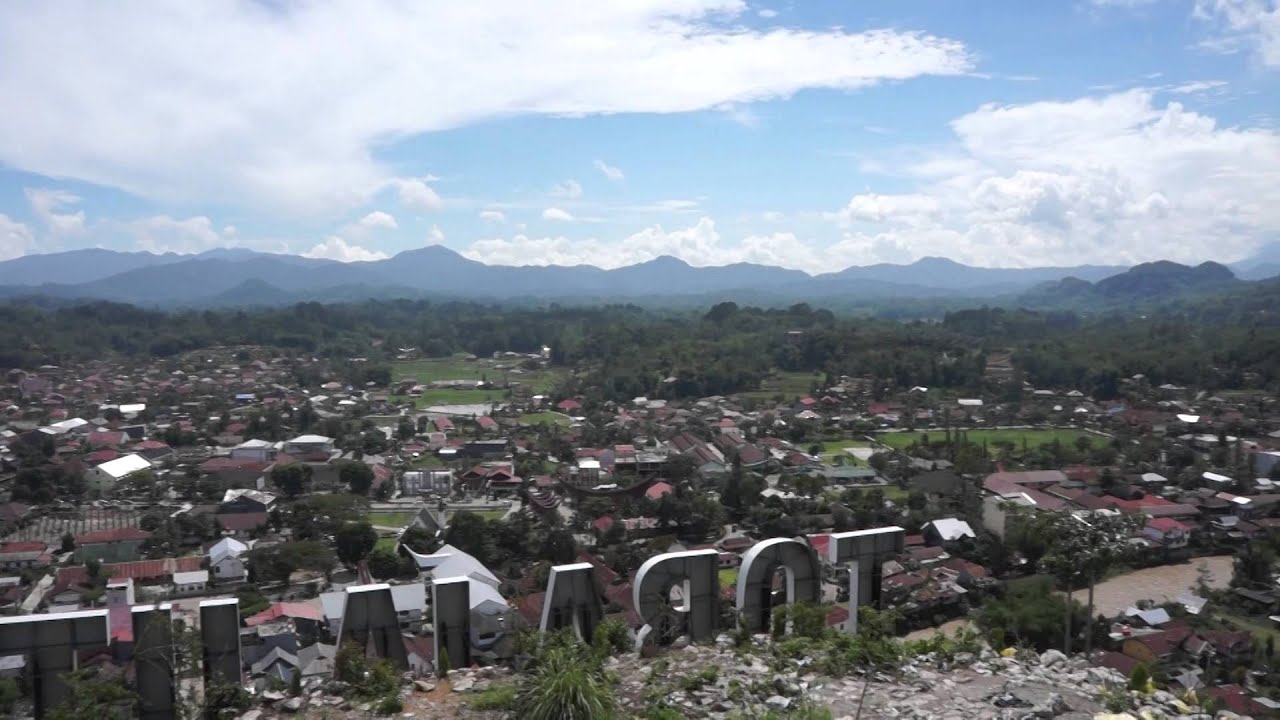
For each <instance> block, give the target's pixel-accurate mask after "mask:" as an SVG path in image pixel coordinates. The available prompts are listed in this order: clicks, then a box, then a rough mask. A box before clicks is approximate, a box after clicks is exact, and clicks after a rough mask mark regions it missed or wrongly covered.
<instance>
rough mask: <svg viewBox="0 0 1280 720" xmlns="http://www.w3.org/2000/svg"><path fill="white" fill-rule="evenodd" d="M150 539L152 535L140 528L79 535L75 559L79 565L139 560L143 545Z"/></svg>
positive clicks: (116, 529)
mask: <svg viewBox="0 0 1280 720" xmlns="http://www.w3.org/2000/svg"><path fill="white" fill-rule="evenodd" d="M150 537H151V533H149V532H147V531H146V530H140V529H138V528H113V529H111V530H99V531H97V532H91V533H85V534H84V535H77V536H76V551H75V559H76V562H78V563H85V562H88V561H90V560H97V561H99V562H127V561H129V560H137V559H138V554H139V550H140V549H141V548H142V543H144V542H146V541H147V539H148V538H150Z"/></svg>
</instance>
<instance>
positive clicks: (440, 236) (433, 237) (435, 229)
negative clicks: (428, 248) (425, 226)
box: [427, 225, 444, 245]
mask: <svg viewBox="0 0 1280 720" xmlns="http://www.w3.org/2000/svg"><path fill="white" fill-rule="evenodd" d="M427 239H428V240H430V241H431V242H433V243H435V244H437V245H439V244H440V243H442V242H444V231H443V230H441V229H440V226H439V225H432V226H431V231H430V232H428V233H427Z"/></svg>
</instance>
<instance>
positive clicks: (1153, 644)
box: [1120, 625, 1194, 666]
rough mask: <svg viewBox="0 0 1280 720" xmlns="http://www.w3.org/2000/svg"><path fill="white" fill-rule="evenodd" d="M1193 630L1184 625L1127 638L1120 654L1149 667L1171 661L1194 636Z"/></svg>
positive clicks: (1122, 643) (1121, 645)
mask: <svg viewBox="0 0 1280 720" xmlns="http://www.w3.org/2000/svg"><path fill="white" fill-rule="evenodd" d="M1193 634H1194V633H1193V631H1192V630H1191V628H1189V627H1187V626H1185V625H1182V626H1177V627H1171V628H1168V629H1166V630H1158V631H1156V632H1153V633H1148V634H1146V635H1137V636H1134V637H1130V638H1125V640H1124V641H1123V642H1121V643H1120V652H1122V653H1124V654H1125V655H1128V656H1129V657H1131V658H1133V659H1134V660H1137V661H1138V662H1141V663H1145V664H1147V665H1148V666H1150V665H1153V664H1155V663H1157V662H1163V661H1167V660H1170V659H1171V658H1173V657H1174V655H1175V654H1176V653H1178V652H1181V651H1182V649H1183V644H1184V643H1186V642H1187V641H1188V639H1190V638H1191V637H1192V635H1193Z"/></svg>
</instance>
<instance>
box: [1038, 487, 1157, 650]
mask: <svg viewBox="0 0 1280 720" xmlns="http://www.w3.org/2000/svg"><path fill="white" fill-rule="evenodd" d="M1047 517H1048V528H1047V529H1048V531H1049V537H1051V538H1053V540H1052V544H1051V545H1050V549H1049V552H1048V554H1046V556H1045V558H1044V560H1045V565H1046V566H1047V567H1048V569H1049V571H1050V572H1052V573H1053V574H1054V576H1056V577H1057V578H1058V579H1059V580H1060V581H1061V582H1062V585H1063V587H1064V589H1065V590H1066V592H1067V598H1068V599H1070V597H1071V590H1072V587H1073V585H1074V583H1075V582H1077V581H1078V580H1080V579H1084V580H1085V581H1086V582H1088V584H1089V603H1088V612H1087V615H1086V620H1087V622H1088V623H1089V628H1087V629H1086V631H1085V634H1084V650H1085V652H1086V653H1088V652H1089V651H1090V650H1091V649H1092V647H1093V632H1092V630H1093V590H1094V585H1095V584H1096V583H1097V581H1098V578H1100V577H1101V576H1102V575H1103V574H1104V573H1106V571H1107V569H1108V568H1110V567H1111V566H1112V565H1114V564H1115V563H1117V562H1119V561H1121V560H1123V559H1125V558H1127V557H1129V556H1130V555H1131V554H1132V553H1133V552H1134V546H1133V544H1132V543H1131V542H1130V540H1131V539H1132V538H1133V537H1134V536H1135V535H1137V534H1138V533H1139V532H1140V531H1141V529H1142V525H1143V523H1144V520H1143V519H1142V516H1139V515H1116V516H1111V515H1094V516H1093V517H1091V518H1089V519H1088V520H1085V519H1083V518H1080V517H1079V516H1077V515H1074V514H1072V513H1065V512H1063V513H1052V514H1049V515H1047ZM1065 620H1066V623H1067V625H1066V629H1065V631H1064V635H1063V637H1064V641H1063V645H1064V647H1063V650H1064V651H1065V652H1070V651H1071V626H1070V622H1071V614H1070V613H1068V614H1066V616H1065Z"/></svg>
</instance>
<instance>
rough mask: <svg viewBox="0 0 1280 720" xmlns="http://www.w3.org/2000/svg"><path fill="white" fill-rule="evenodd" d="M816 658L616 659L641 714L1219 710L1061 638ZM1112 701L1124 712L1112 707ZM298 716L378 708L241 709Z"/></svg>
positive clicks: (325, 691) (418, 705) (476, 687)
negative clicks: (1157, 687)
mask: <svg viewBox="0 0 1280 720" xmlns="http://www.w3.org/2000/svg"><path fill="white" fill-rule="evenodd" d="M756 649H759V647H757V648H756ZM806 660H807V658H801V659H800V660H797V661H795V662H792V663H790V667H788V668H787V669H785V670H779V669H778V667H777V665H776V664H773V665H771V664H769V663H767V662H766V661H765V660H764V659H763V658H762V657H761V656H760V655H756V654H753V653H752V652H751V649H750V648H748V649H747V650H746V651H745V652H744V651H741V650H736V649H733V648H731V647H730V643H729V642H728V638H727V636H725V637H722V638H721V641H720V642H719V643H717V644H716V645H715V646H711V645H707V646H689V647H684V648H680V649H673V650H671V651H669V652H667V653H665V654H663V655H661V656H660V657H657V658H651V659H644V658H640V657H637V656H634V655H627V656H618V657H614V658H611V659H610V660H609V662H608V666H609V669H610V670H611V671H612V672H613V673H615V674H616V675H617V677H618V678H619V686H618V694H619V701H620V705H621V707H622V708H623V709H624V710H626V711H629V712H633V713H635V714H636V715H635V716H636V717H640V716H641V715H640V713H642V712H643V711H644V709H645V708H650V707H654V706H656V705H658V704H665V705H666V706H667V707H669V708H671V709H673V710H675V711H676V712H678V713H679V714H680V715H681V716H683V717H687V718H707V719H709V720H737V719H739V718H741V719H743V720H746V719H752V718H763V717H766V716H769V717H777V718H785V717H787V715H789V714H791V713H795V712H797V711H800V710H803V709H805V708H806V707H819V708H827V709H829V710H830V711H831V716H832V717H833V718H835V719H836V720H853V719H854V718H867V719H868V720H870V719H872V718H903V719H908V718H910V719H920V720H923V719H926V718H927V719H929V720H977V719H980V718H999V719H1002V720H1005V719H1008V720H1030V719H1032V718H1062V719H1063V720H1071V719H1080V720H1084V719H1089V718H1092V719H1094V720H1213V719H1214V718H1215V716H1213V715H1209V714H1207V713H1203V712H1200V711H1199V708H1197V707H1193V706H1190V705H1188V704H1186V703H1185V702H1183V701H1182V700H1180V699H1178V698H1176V697H1174V696H1173V695H1171V694H1169V693H1166V692H1161V691H1156V692H1154V693H1151V694H1150V695H1148V694H1144V693H1139V692H1129V691H1127V690H1125V686H1126V684H1127V681H1126V678H1124V677H1123V676H1121V675H1119V674H1118V673H1115V672H1114V671H1111V670H1107V669H1104V668H1095V667H1089V666H1088V665H1087V664H1086V663H1085V662H1084V660H1082V659H1080V658H1068V657H1066V656H1065V655H1063V654H1062V653H1060V652H1058V651H1056V650H1050V651H1048V652H1046V653H1044V654H1042V655H1039V656H1037V655H1035V654H1032V653H1024V654H1020V655H1017V656H1014V657H1003V656H1001V655H999V654H997V653H995V652H993V651H991V650H990V649H983V650H982V652H980V653H978V654H970V653H959V654H957V655H955V656H954V657H953V658H951V659H950V660H949V661H948V660H943V659H942V658H940V657H937V656H934V655H924V656H920V657H917V658H914V659H911V660H908V661H906V662H905V663H904V664H903V665H902V666H901V667H900V668H899V670H898V671H896V672H894V673H881V672H875V673H871V674H870V675H865V674H854V675H850V676H847V677H839V678H833V677H825V676H822V675H820V674H817V673H812V672H807V671H806V668H807V666H808V665H809V663H807V662H806ZM775 663H776V661H775ZM514 683H515V678H514V677H513V676H512V675H511V673H510V671H508V670H505V669H498V668H479V669H468V670H459V671H453V672H451V673H450V674H449V677H448V678H446V679H442V680H439V681H436V680H417V681H412V682H407V683H406V685H405V687H404V689H403V691H402V697H403V700H404V709H403V710H402V711H401V712H400V713H396V714H394V715H392V716H391V717H404V718H428V719H431V720H434V719H437V718H439V719H440V720H443V719H444V718H463V719H464V720H465V719H467V718H474V719H480V718H490V719H496V718H500V717H504V716H506V715H507V713H506V712H504V711H501V710H479V709H477V708H476V707H474V706H475V704H476V703H478V702H480V701H481V698H486V697H488V696H490V695H491V694H492V691H494V690H495V688H501V687H503V686H512V685H514ZM264 699H265V698H264ZM1108 700H1109V701H1110V702H1109V703H1108V702H1107V701H1108ZM1108 705H1110V707H1111V709H1113V710H1117V711H1119V712H1114V713H1113V712H1109V711H1108V708H1107V706H1108ZM769 713H773V715H769ZM291 716H292V717H307V718H312V717H317V718H325V717H329V718H339V717H341V718H354V717H372V716H373V708H372V707H370V706H367V705H361V704H358V703H353V702H351V701H349V700H347V699H345V698H344V697H343V695H342V687H341V686H340V685H338V686H336V687H335V686H334V684H330V685H328V686H325V687H322V688H318V689H315V690H313V691H311V692H309V693H305V694H304V695H303V696H302V697H298V698H283V697H277V698H273V701H272V702H270V703H267V704H264V705H263V706H261V707H259V708H257V709H255V710H252V711H250V712H249V713H246V714H245V715H242V716H241V720H268V719H271V718H281V717H291ZM1238 717H1239V716H1236V715H1234V714H1232V713H1229V712H1219V713H1218V714H1217V715H1216V719H1217V720H1228V719H1232V720H1234V719H1235V718H1238Z"/></svg>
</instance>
